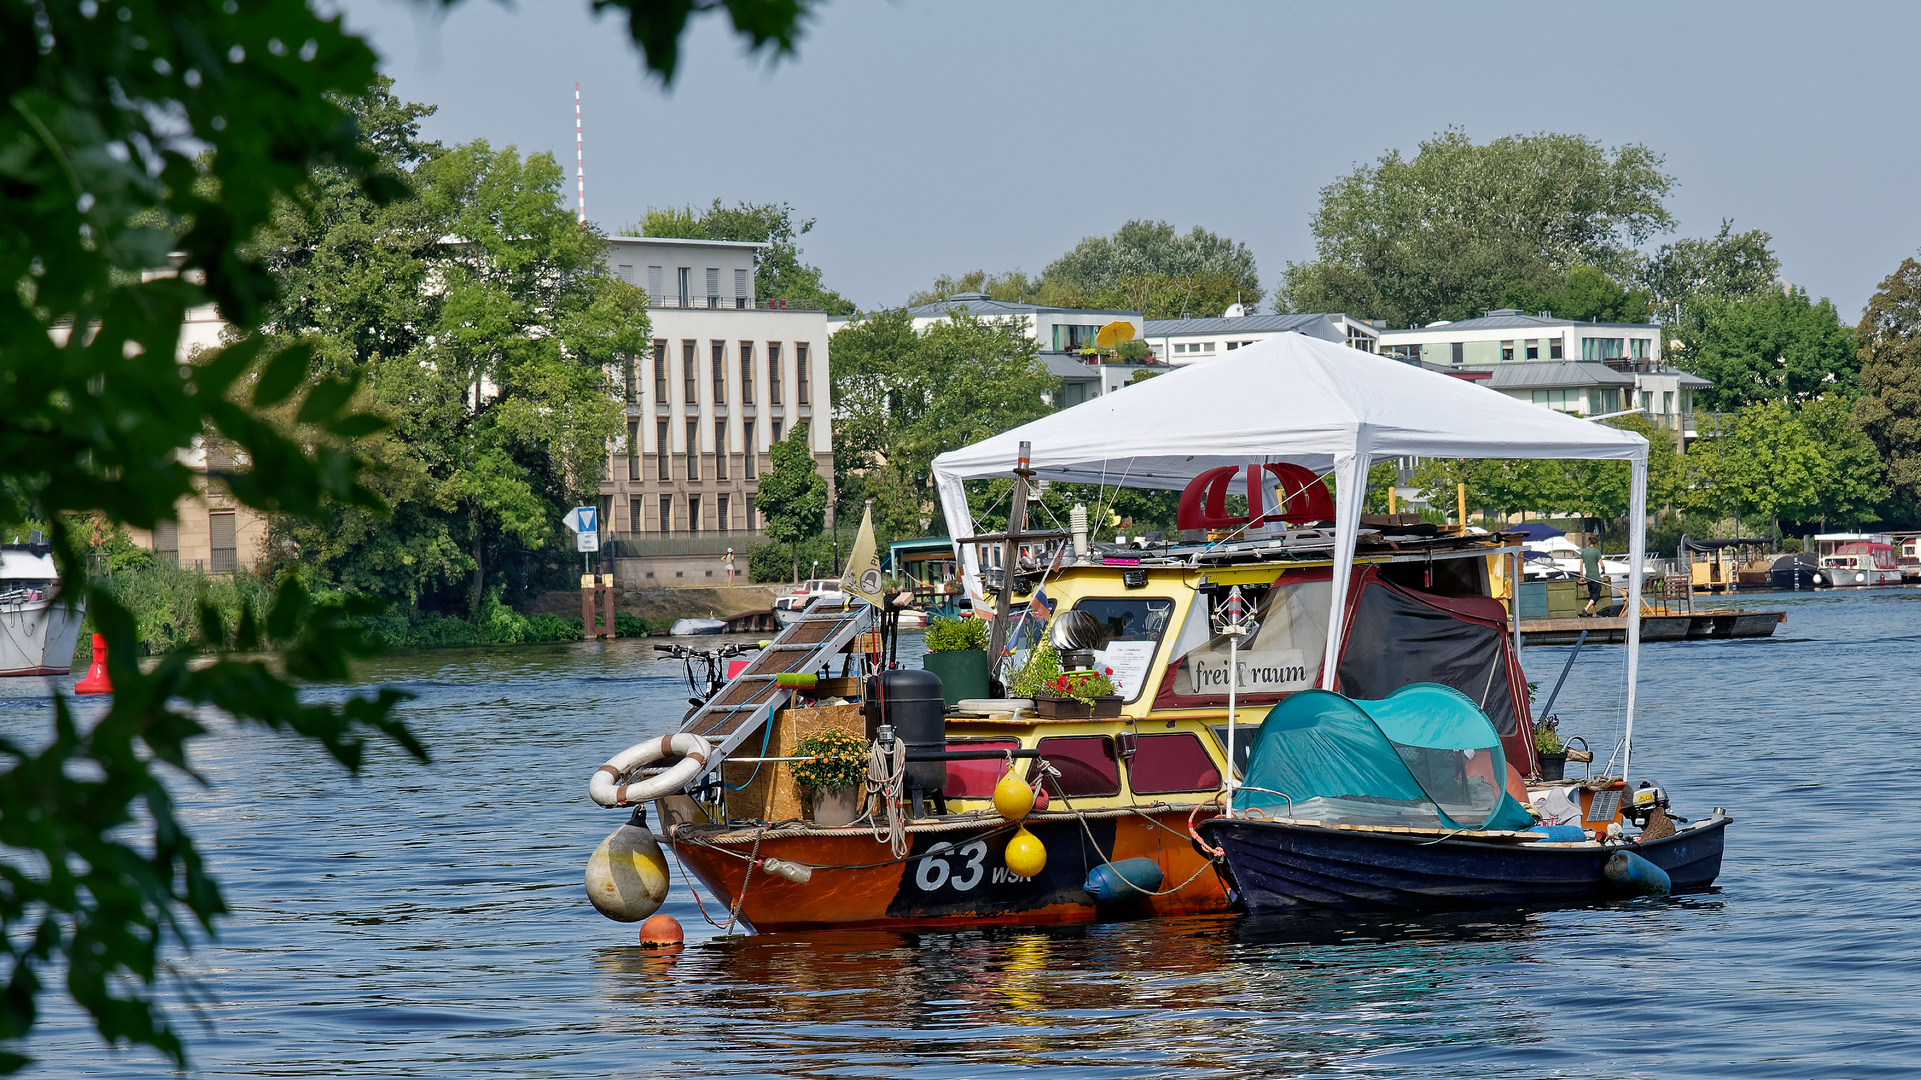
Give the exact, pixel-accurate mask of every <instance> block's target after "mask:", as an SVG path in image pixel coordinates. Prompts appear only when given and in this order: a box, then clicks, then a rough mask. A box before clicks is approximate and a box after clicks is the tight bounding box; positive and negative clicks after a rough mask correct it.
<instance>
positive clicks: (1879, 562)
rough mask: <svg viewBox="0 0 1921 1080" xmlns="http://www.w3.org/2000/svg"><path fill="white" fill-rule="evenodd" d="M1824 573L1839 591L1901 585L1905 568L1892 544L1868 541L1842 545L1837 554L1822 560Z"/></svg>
mask: <svg viewBox="0 0 1921 1080" xmlns="http://www.w3.org/2000/svg"><path fill="white" fill-rule="evenodd" d="M1821 569H1822V570H1824V571H1826V572H1827V575H1828V581H1829V584H1831V585H1832V586H1834V587H1835V588H1837V589H1842V588H1859V587H1865V586H1870V585H1899V584H1901V566H1900V564H1899V563H1898V562H1896V561H1895V554H1894V545H1892V544H1883V543H1878V542H1874V541H1867V540H1862V541H1856V542H1854V543H1849V544H1842V545H1840V546H1839V547H1837V548H1835V551H1834V554H1832V555H1823V556H1821Z"/></svg>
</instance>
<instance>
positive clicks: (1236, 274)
mask: <svg viewBox="0 0 1921 1080" xmlns="http://www.w3.org/2000/svg"><path fill="white" fill-rule="evenodd" d="M1041 278H1042V280H1043V281H1045V282H1046V283H1048V284H1049V285H1052V286H1054V287H1056V288H1058V289H1061V290H1063V291H1065V292H1068V293H1073V294H1078V295H1080V296H1084V297H1090V298H1091V297H1096V296H1101V295H1103V294H1107V295H1118V296H1122V297H1130V296H1131V297H1133V298H1134V299H1135V300H1136V302H1137V303H1140V304H1141V306H1129V307H1128V308H1127V309H1126V310H1130V311H1141V310H1144V309H1145V299H1146V297H1147V296H1149V295H1150V294H1152V293H1157V292H1161V291H1165V290H1168V289H1176V290H1178V289H1182V288H1186V289H1188V290H1193V289H1197V288H1202V287H1206V288H1208V289H1209V290H1211V291H1210V292H1209V293H1208V295H1207V299H1208V300H1209V301H1210V302H1211V300H1213V299H1215V298H1216V297H1215V295H1214V294H1215V293H1224V295H1226V296H1232V297H1234V299H1229V300H1227V301H1226V303H1235V302H1239V303H1243V304H1246V305H1247V308H1248V310H1249V311H1253V310H1255V309H1257V308H1258V307H1259V306H1260V303H1261V295H1262V292H1261V280H1260V274H1259V273H1258V272H1257V271H1256V269H1255V266H1254V253H1253V252H1252V251H1249V250H1248V248H1247V245H1245V244H1241V243H1237V242H1235V241H1233V240H1230V239H1228V238H1227V237H1225V236H1220V235H1218V234H1216V233H1212V232H1209V231H1207V230H1206V229H1203V228H1201V227H1200V226H1199V225H1196V226H1194V228H1192V229H1190V230H1189V231H1187V232H1185V233H1181V232H1176V231H1175V229H1174V226H1172V225H1170V224H1168V223H1167V222H1165V221H1144V220H1142V221H1130V222H1128V223H1127V224H1125V225H1122V226H1121V227H1120V228H1119V229H1117V230H1115V232H1114V235H1112V236H1089V237H1087V238H1085V239H1083V240H1082V241H1081V242H1080V243H1078V244H1076V245H1074V248H1073V250H1071V251H1069V252H1068V253H1067V254H1065V255H1062V256H1061V257H1060V258H1058V259H1056V260H1054V261H1053V262H1052V263H1049V264H1048V266H1047V269H1046V270H1045V271H1043V272H1042V274H1041ZM1176 283H1178V284H1176ZM1199 302H1200V298H1199V297H1197V298H1196V306H1194V307H1192V308H1189V309H1188V310H1190V311H1206V312H1207V313H1208V314H1210V315H1217V314H1219V311H1218V310H1209V309H1208V308H1203V307H1201V306H1199ZM1061 306H1081V307H1087V306H1093V305H1092V304H1085V303H1084V304H1079V305H1068V304H1064V305H1061ZM1210 306H1211V304H1210ZM1221 306H1222V307H1225V306H1226V304H1222V305H1221Z"/></svg>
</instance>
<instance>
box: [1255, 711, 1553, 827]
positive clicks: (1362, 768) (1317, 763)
mask: <svg viewBox="0 0 1921 1080" xmlns="http://www.w3.org/2000/svg"><path fill="white" fill-rule="evenodd" d="M1275 792H1279V793H1281V795H1285V796H1286V798H1282V797H1281V795H1277V794H1275ZM1234 809H1235V810H1236V811H1237V812H1239V811H1244V810H1248V809H1256V810H1259V811H1261V812H1263V813H1266V814H1268V815H1269V816H1286V817H1293V818H1302V819H1307V820H1314V821H1325V822H1328V823H1330V824H1354V825H1407V826H1418V827H1438V828H1443V829H1526V828H1529V827H1530V826H1532V825H1533V824H1534V817H1533V815H1531V814H1529V813H1528V812H1527V810H1526V809H1525V808H1523V807H1522V806H1521V804H1520V803H1518V802H1515V801H1514V798H1513V797H1512V796H1510V795H1509V794H1508V793H1507V757H1506V755H1504V754H1502V752H1501V740H1500V738H1499V737H1498V736H1496V735H1495V733H1494V725H1493V724H1491V723H1489V722H1488V718H1487V716H1486V715H1485V714H1483V713H1482V712H1481V710H1479V709H1477V708H1475V707H1474V702H1472V701H1470V700H1468V699H1467V698H1466V697H1464V696H1462V695H1461V694H1460V693H1459V692H1458V691H1455V690H1452V689H1449V688H1448V687H1445V686H1439V685H1436V684H1434V683H1416V684H1414V685H1412V686H1405V687H1402V688H1401V689H1399V690H1396V691H1395V692H1393V693H1392V694H1389V695H1388V696H1387V697H1385V698H1382V699H1380V700H1378V701H1367V700H1361V699H1356V698H1349V697H1344V696H1342V695H1340V694H1336V693H1332V692H1330V691H1326V690H1303V691H1302V692H1300V693H1298V694H1295V695H1294V696H1293V697H1290V698H1288V699H1287V700H1286V701H1283V702H1282V703H1281V704H1280V705H1279V706H1277V707H1276V708H1275V709H1274V710H1273V711H1272V712H1270V713H1268V714H1267V719H1266V720H1265V721H1264V722H1263V723H1262V724H1261V727H1260V733H1259V736H1258V741H1256V742H1255V744H1254V748H1253V751H1252V753H1251V755H1250V756H1249V759H1248V764H1247V779H1246V781H1245V783H1244V786H1243V787H1242V788H1241V789H1240V791H1239V792H1238V793H1236V795H1235V796H1234Z"/></svg>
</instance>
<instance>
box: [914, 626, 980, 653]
mask: <svg viewBox="0 0 1921 1080" xmlns="http://www.w3.org/2000/svg"><path fill="white" fill-rule="evenodd" d="M922 640H923V641H924V642H925V643H926V645H927V651H928V652H936V653H938V652H964V651H967V650H970V649H981V650H985V649H986V648H987V622H986V620H983V619H935V620H934V621H933V622H930V623H928V624H927V632H926V634H925V635H923V637H922Z"/></svg>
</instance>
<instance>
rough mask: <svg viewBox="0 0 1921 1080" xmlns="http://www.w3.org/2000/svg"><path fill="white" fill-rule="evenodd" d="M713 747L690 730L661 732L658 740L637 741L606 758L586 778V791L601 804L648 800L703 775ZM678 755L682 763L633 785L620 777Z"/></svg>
mask: <svg viewBox="0 0 1921 1080" xmlns="http://www.w3.org/2000/svg"><path fill="white" fill-rule="evenodd" d="M713 752H714V748H713V747H712V746H710V745H708V743H707V740H706V739H703V738H701V737H700V736H698V735H695V734H692V733H691V732H686V731H681V732H676V733H675V734H672V735H662V736H661V737H660V738H658V739H648V740H647V741H646V742H638V743H635V744H634V745H632V746H630V747H628V748H627V749H625V750H622V751H621V752H620V753H618V754H615V755H614V756H613V757H611V758H608V759H607V764H605V765H602V766H601V767H600V768H598V769H595V770H594V775H593V779H591V780H589V781H587V794H588V795H589V796H590V797H592V798H593V800H594V801H595V802H597V803H599V804H600V805H602V806H606V807H615V806H631V805H633V804H634V803H643V802H646V801H648V800H649V799H658V798H659V797H661V796H662V795H667V794H670V793H672V792H675V791H679V790H680V789H681V788H683V787H686V786H687V782H688V781H689V780H692V779H693V778H694V777H696V776H699V775H700V771H701V770H702V769H704V768H706V767H707V758H708V755H710V754H712V753H713ZM672 757H678V758H680V759H681V760H680V764H678V765H675V766H674V767H673V768H671V769H668V770H667V771H666V772H664V773H661V774H660V775H659V776H654V777H650V778H648V779H646V780H641V781H637V782H635V783H632V784H623V783H621V782H620V778H621V777H622V776H625V775H626V774H628V773H630V772H632V771H633V770H635V769H638V768H640V767H641V766H643V765H651V764H653V763H654V762H656V761H663V760H665V759H667V758H672Z"/></svg>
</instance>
